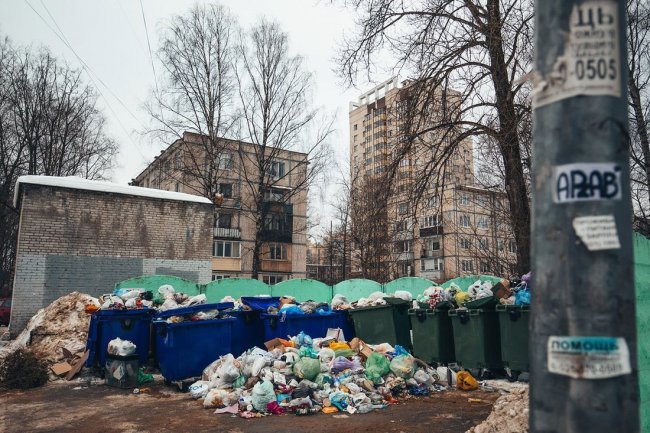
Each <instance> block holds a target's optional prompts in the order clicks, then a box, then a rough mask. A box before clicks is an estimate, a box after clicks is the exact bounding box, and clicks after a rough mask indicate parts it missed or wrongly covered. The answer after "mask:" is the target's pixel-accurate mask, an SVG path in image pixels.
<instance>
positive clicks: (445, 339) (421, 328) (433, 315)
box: [409, 308, 456, 364]
mask: <svg viewBox="0 0 650 433" xmlns="http://www.w3.org/2000/svg"><path fill="white" fill-rule="evenodd" d="M409 316H410V318H411V329H412V330H413V355H414V356H415V357H416V358H419V359H421V360H423V361H425V362H427V363H429V364H432V363H438V364H449V363H452V362H455V361H456V357H455V353H454V331H453V326H452V324H451V318H450V317H449V314H448V309H439V308H436V309H434V310H431V309H426V310H423V309H411V310H409Z"/></svg>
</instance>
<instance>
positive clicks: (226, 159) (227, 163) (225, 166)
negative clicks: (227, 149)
mask: <svg viewBox="0 0 650 433" xmlns="http://www.w3.org/2000/svg"><path fill="white" fill-rule="evenodd" d="M217 158H218V160H219V162H218V164H217V166H218V167H219V169H221V170H232V153H222V154H220V155H219V156H218V157H217Z"/></svg>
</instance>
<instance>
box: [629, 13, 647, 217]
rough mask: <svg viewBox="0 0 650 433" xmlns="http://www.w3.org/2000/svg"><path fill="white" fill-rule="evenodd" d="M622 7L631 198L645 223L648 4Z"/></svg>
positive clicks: (636, 211)
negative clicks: (627, 96) (624, 29)
mask: <svg viewBox="0 0 650 433" xmlns="http://www.w3.org/2000/svg"><path fill="white" fill-rule="evenodd" d="M626 6H627V16H628V19H627V37H628V40H627V45H628V89H629V93H630V97H629V102H630V123H631V125H630V126H631V128H630V132H631V134H630V135H631V158H632V164H631V165H632V170H631V179H632V196H633V201H634V208H635V213H636V214H637V215H638V216H640V217H641V218H642V219H647V218H648V212H649V211H650V207H649V206H648V204H649V203H650V194H648V187H649V185H650V138H649V135H648V116H650V98H649V97H648V92H649V91H650V89H649V87H648V86H649V84H650V2H649V1H648V0H627V5H626Z"/></svg>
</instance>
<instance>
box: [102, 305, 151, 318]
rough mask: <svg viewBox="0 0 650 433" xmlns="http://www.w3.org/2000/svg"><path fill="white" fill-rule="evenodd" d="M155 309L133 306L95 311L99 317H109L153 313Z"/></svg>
mask: <svg viewBox="0 0 650 433" xmlns="http://www.w3.org/2000/svg"><path fill="white" fill-rule="evenodd" d="M155 312H156V310H154V309H153V308H148V307H144V308H135V309H129V310H97V311H95V313H93V314H96V315H97V316H100V317H110V316H147V315H151V314H154V313H155Z"/></svg>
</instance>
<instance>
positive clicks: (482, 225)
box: [476, 216, 490, 229]
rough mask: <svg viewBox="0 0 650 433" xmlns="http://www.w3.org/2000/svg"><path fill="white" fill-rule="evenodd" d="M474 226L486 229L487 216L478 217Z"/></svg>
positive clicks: (487, 225)
mask: <svg viewBox="0 0 650 433" xmlns="http://www.w3.org/2000/svg"><path fill="white" fill-rule="evenodd" d="M476 226H477V227H478V228H480V229H486V228H488V227H489V226H490V219H489V218H488V217H484V216H482V217H478V220H477V221H476Z"/></svg>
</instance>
